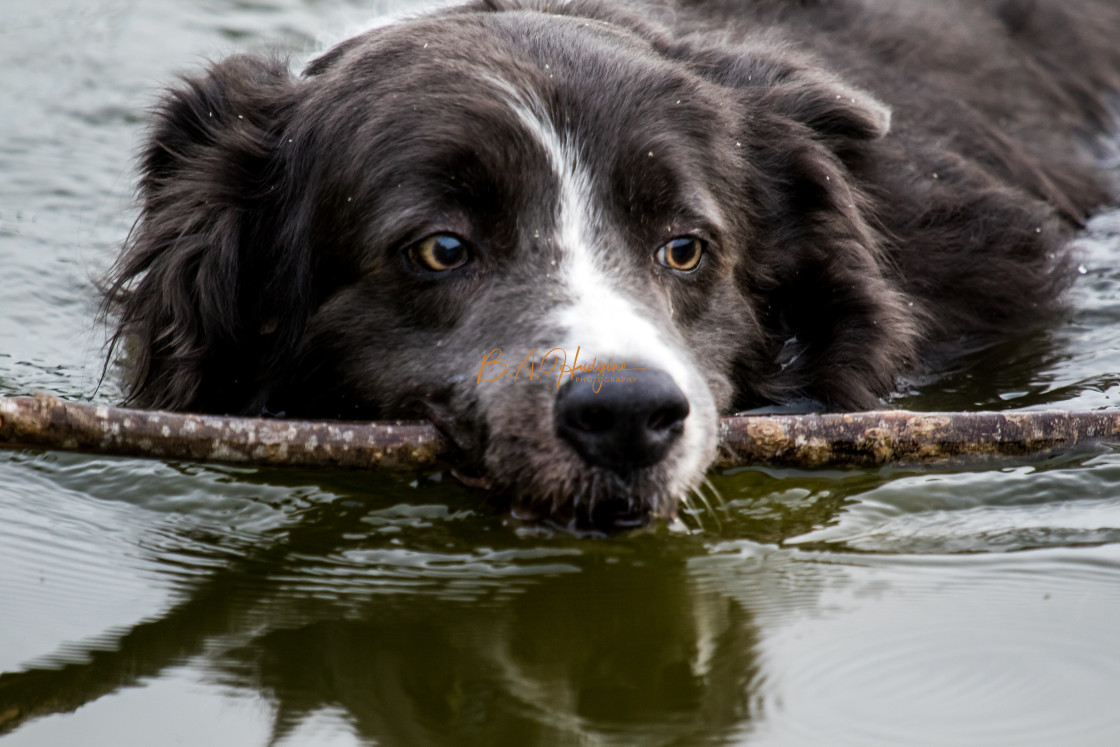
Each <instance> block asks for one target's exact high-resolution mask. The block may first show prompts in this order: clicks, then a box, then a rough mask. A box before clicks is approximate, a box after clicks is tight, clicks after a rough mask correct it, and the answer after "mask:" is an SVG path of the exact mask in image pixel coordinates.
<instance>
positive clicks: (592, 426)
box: [574, 407, 614, 433]
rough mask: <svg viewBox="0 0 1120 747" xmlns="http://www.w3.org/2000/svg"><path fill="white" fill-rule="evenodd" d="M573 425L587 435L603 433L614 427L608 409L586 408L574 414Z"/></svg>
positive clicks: (612, 418) (612, 417)
mask: <svg viewBox="0 0 1120 747" xmlns="http://www.w3.org/2000/svg"><path fill="white" fill-rule="evenodd" d="M574 425H575V426H576V427H577V428H579V429H580V430H584V431H587V432H588V433H604V432H606V431H609V430H610V429H611V428H612V427H614V416H613V415H612V414H611V411H610V410H608V409H605V408H602V407H588V408H585V409H583V410H577V411H576V412H575V422H574Z"/></svg>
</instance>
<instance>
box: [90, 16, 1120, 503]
mask: <svg viewBox="0 0 1120 747" xmlns="http://www.w3.org/2000/svg"><path fill="white" fill-rule="evenodd" d="M1117 39H1120V6H1117V5H1116V4H1115V3H1113V2H1110V1H1109V0H1063V1H1059V0H1052V1H1051V0H1033V1H1032V0H999V1H997V0H979V1H978V0H959V1H954V0H944V1H941V2H921V3H919V2H908V1H906V0H893V1H885V2H878V3H864V2H857V1H856V0H799V1H795V0H754V1H753V2H746V1H743V2H740V1H738V0H736V1H732V0H724V1H722V2H721V1H720V0H679V2H668V1H666V2H650V3H637V2H635V3H629V4H626V5H620V4H616V3H613V2H611V3H607V2H588V1H581V0H575V1H573V2H567V3H558V2H551V3H549V2H543V1H542V2H531V1H526V2H516V0H510V1H508V2H507V1H505V0H492V1H488V2H479V3H476V4H474V5H470V6H465V7H459V8H453V9H449V10H445V11H442V12H439V13H436V14H433V15H430V16H424V17H420V18H417V19H414V20H410V21H407V22H402V23H400V24H396V25H393V26H389V27H386V28H382V29H377V30H374V31H372V32H369V33H367V34H364V35H362V36H358V37H355V38H354V39H351V40H349V41H347V42H344V43H343V44H341V45H340V46H338V47H337V48H335V49H334V50H332V51H330V52H328V53H327V54H326V55H324V56H323V57H321V58H319V59H318V60H316V61H315V62H313V63H312V64H311V65H310V66H309V67H308V69H307V70H306V71H305V72H304V74H303V75H302V76H300V77H294V76H292V75H291V74H290V73H289V70H288V66H287V64H286V63H284V62H282V61H278V60H266V59H257V58H251V57H233V58H230V59H227V60H225V61H222V62H219V63H217V64H214V65H212V66H211V67H210V69H209V70H208V71H206V72H205V73H204V74H203V75H201V76H197V77H192V78H188V79H186V80H185V82H184V83H183V84H182V85H181V86H180V87H179V88H177V89H175V90H173V91H171V92H169V93H168V94H167V96H166V98H165V99H164V101H163V103H162V104H161V105H160V107H159V108H158V110H157V112H156V115H155V120H154V124H153V129H152V133H151V137H150V139H149V141H148V146H147V148H146V150H145V151H144V154H143V159H142V163H141V181H140V197H141V209H142V212H141V215H140V218H139V221H138V222H137V224H136V227H135V229H134V231H133V233H132V235H131V236H130V238H129V240H128V242H127V245H126V247H125V249H124V252H123V253H122V256H121V258H120V260H119V262H118V264H117V266H116V267H115V268H114V270H113V272H112V274H111V277H110V278H109V282H108V290H107V292H106V309H107V310H108V311H109V312H110V313H111V314H112V315H113V316H115V317H116V318H117V319H118V327H117V333H116V337H115V338H114V340H115V341H121V340H126V339H127V340H130V341H131V344H130V345H129V346H128V348H127V349H128V350H129V351H130V353H131V361H130V363H131V366H132V369H131V370H132V371H133V372H134V373H133V379H132V388H131V401H132V402H133V403H134V404H137V405H141V406H145V407H154V408H170V409H177V410H197V411H206V412H221V413H237V414H258V413H260V412H262V411H265V410H268V411H272V412H278V411H283V412H286V413H287V414H289V415H299V416H309V417H326V418H389V417H414V416H419V417H428V418H431V419H432V420H433V421H434V422H436V423H437V424H438V425H439V426H440V427H441V428H443V429H444V430H445V432H447V433H448V435H449V436H450V437H452V438H453V439H454V440H455V441H456V442H457V443H458V444H459V445H460V446H461V447H462V450H463V452H464V460H465V462H467V463H470V464H472V465H473V467H474V468H475V469H476V470H477V471H478V472H479V473H481V474H483V475H485V476H486V479H488V480H489V481H490V482H491V483H492V484H493V485H494V486H495V488H496V489H498V490H499V491H500V492H501V493H502V494H504V495H508V496H510V497H511V498H512V499H513V501H514V503H515V504H516V505H517V506H520V507H521V508H523V509H524V510H525V511H531V512H534V513H536V514H545V515H550V516H552V517H554V518H556V519H557V520H560V521H565V520H568V519H572V518H575V519H576V520H578V521H579V522H581V523H586V522H592V523H603V522H604V521H605V522H607V523H609V520H610V519H611V517H612V516H614V515H615V514H618V515H627V516H630V515H637V516H639V517H645V516H647V515H649V514H650V513H654V514H671V513H672V512H673V511H674V510H675V506H676V502H677V501H678V500H680V499H681V498H682V497H683V493H684V492H686V491H687V489H688V488H690V487H695V485H696V482H697V481H698V480H699V479H700V476H702V469H701V470H700V472H697V471H696V469H693V468H691V467H690V468H689V469H691V471H690V472H689V473H688V474H687V475H686V476H685V477H682V478H680V479H676V480H674V479H673V478H674V476H677V472H678V471H680V470H683V469H685V467H683V466H682V465H684V464H685V463H686V462H687V463H688V464H691V463H692V462H690V461H688V458H686V457H688V455H687V454H679V453H676V452H680V451H684V450H685V448H686V447H684V446H681V447H680V448H679V449H676V450H675V451H674V452H672V453H671V454H670V456H669V457H667V458H666V459H665V460H664V461H663V462H662V463H660V464H658V465H655V466H653V467H649V468H647V469H644V470H641V471H640V472H638V473H634V474H618V473H615V472H612V471H611V470H609V469H603V468H601V467H595V466H592V465H589V464H586V463H584V462H583V461H581V460H580V458H579V457H578V455H576V454H575V453H574V452H573V451H572V450H571V449H570V448H568V447H567V446H566V445H565V444H564V443H563V442H562V441H561V440H558V439H557V438H556V436H555V434H554V433H553V432H552V430H551V427H550V425H549V424H550V423H551V417H550V412H551V409H550V408H551V407H552V398H553V395H554V392H555V389H554V388H553V389H550V388H549V387H548V386H547V385H545V384H540V385H530V384H527V385H524V386H521V385H518V386H516V387H506V388H504V389H503V388H500V387H499V385H497V384H493V385H487V384H485V383H479V382H478V381H477V377H476V373H477V372H478V368H479V364H480V362H481V359H482V356H483V354H485V353H486V352H487V351H489V350H491V349H493V348H502V349H503V350H504V351H506V352H505V355H506V358H505V360H507V361H508V362H513V363H516V362H517V361H519V360H520V358H521V357H522V355H523V354H524V353H525V352H526V351H528V350H529V349H531V348H534V347H535V348H539V349H540V352H543V351H544V350H547V349H548V348H550V347H551V346H553V345H554V344H558V343H557V340H559V339H562V335H563V331H562V330H560V329H558V328H557V326H556V321H555V320H556V316H555V314H554V313H553V312H555V311H556V310H557V309H558V308H560V305H561V304H562V303H563V299H562V298H557V297H556V295H557V294H556V292H555V291H556V286H555V285H554V283H555V280H554V277H555V275H556V272H555V268H556V267H557V265H556V264H554V263H555V262H557V261H559V262H560V263H561V264H562V263H563V261H564V255H563V253H562V249H563V247H560V246H558V245H557V243H556V242H555V241H554V240H553V239H552V238H550V237H551V236H552V234H551V233H550V230H551V228H553V227H554V226H553V224H554V223H555V221H556V217H555V209H554V206H555V205H556V203H557V201H558V200H559V199H560V197H559V192H558V189H559V187H558V186H557V183H556V182H555V174H554V173H553V168H552V166H551V165H550V163H549V161H548V159H547V157H546V153H544V152H542V150H541V147H540V144H539V143H537V142H535V141H534V140H533V139H532V138H531V137H529V136H528V134H527V133H526V132H525V129H524V127H522V126H521V124H520V123H519V122H518V121H517V118H516V117H515V116H513V114H512V113H511V110H510V107H509V106H508V102H502V101H500V100H499V97H497V96H496V95H495V89H494V88H493V86H492V85H490V84H488V83H486V79H485V76H491V78H494V77H497V78H500V79H501V80H503V81H506V82H507V83H508V84H510V85H513V86H515V87H517V88H518V89H519V90H527V91H532V92H533V93H534V95H535V96H538V97H539V99H540V100H541V101H542V102H544V106H545V107H546V108H547V111H548V114H549V116H550V118H551V120H552V121H553V122H554V123H555V124H556V127H557V129H558V130H560V131H562V132H563V134H564V136H565V137H569V138H570V139H571V142H573V143H577V146H578V154H579V157H580V158H581V159H582V162H584V163H587V164H591V165H592V166H593V168H594V173H593V177H592V180H591V181H592V185H591V187H590V188H591V189H592V190H593V192H594V196H595V200H596V205H597V206H598V208H599V210H600V213H599V219H598V220H599V222H598V223H597V229H598V231H599V236H600V237H601V240H602V241H603V242H604V244H609V245H610V246H611V247H616V250H615V249H612V251H616V253H615V254H612V255H611V259H610V263H609V264H610V271H611V273H612V276H613V277H616V278H617V279H618V282H619V287H620V288H624V289H625V292H626V293H627V294H628V297H630V298H632V299H633V301H634V303H635V304H636V305H637V306H639V307H641V308H642V309H645V310H646V311H648V316H649V317H650V318H651V319H653V320H655V321H656V324H657V325H658V327H659V328H660V329H661V330H663V333H664V336H665V339H666V340H667V341H668V342H667V343H666V344H667V345H669V346H670V347H674V348H675V349H678V350H679V351H681V356H682V357H683V358H686V359H687V361H686V362H687V364H688V366H690V370H694V371H696V372H698V373H697V375H698V380H702V381H703V385H704V392H703V398H704V401H708V402H711V403H713V406H714V409H713V410H712V411H711V412H710V413H708V414H704V413H703V412H698V411H697V409H696V407H694V409H693V415H692V416H691V418H690V422H691V425H689V426H688V427H690V428H696V429H701V430H703V432H704V434H705V436H704V438H702V439H698V440H697V441H696V443H702V444H703V447H702V448H703V450H704V452H705V453H704V454H703V455H702V458H700V464H701V468H702V466H703V465H704V464H707V463H708V460H710V458H711V453H712V449H714V438H713V437H712V434H713V433H714V432H715V422H714V420H715V418H714V416H715V413H717V412H730V411H732V410H735V409H743V408H747V407H751V406H756V405H760V404H764V403H769V402H783V401H788V400H792V399H796V398H811V399H813V400H816V401H818V402H820V403H821V405H822V407H825V408H829V409H852V408H865V407H871V406H874V405H876V403H878V402H879V401H880V398H881V397H883V396H884V395H886V394H888V393H889V392H891V390H892V389H893V388H894V386H895V385H896V382H897V379H898V377H899V376H900V375H902V374H904V373H906V372H908V371H912V370H913V369H914V368H915V367H916V366H918V365H919V364H920V362H921V360H922V357H923V356H924V355H926V354H928V353H929V351H931V350H933V349H935V348H936V347H937V346H938V345H943V344H946V343H952V342H957V341H959V340H961V339H962V338H963V337H965V336H970V335H971V336H976V335H983V336H991V335H1000V334H1006V333H1009V332H1013V331H1015V330H1020V329H1023V328H1024V326H1025V325H1029V324H1031V323H1033V322H1035V321H1036V320H1037V318H1038V317H1039V314H1040V312H1042V311H1044V310H1045V309H1046V308H1048V307H1050V306H1051V305H1052V304H1053V303H1054V301H1055V300H1056V299H1057V298H1058V297H1059V295H1060V294H1061V292H1062V290H1063V289H1064V288H1065V286H1066V285H1067V283H1068V280H1069V274H1070V273H1069V262H1068V261H1067V254H1066V252H1065V250H1064V247H1065V245H1066V242H1067V241H1068V240H1069V238H1070V236H1071V234H1072V233H1073V232H1074V231H1075V230H1076V229H1077V228H1078V226H1080V225H1081V223H1082V221H1084V220H1085V218H1086V217H1087V216H1088V215H1090V213H1091V212H1092V211H1093V210H1094V209H1096V208H1098V207H1099V206H1101V205H1103V204H1106V203H1109V202H1111V201H1112V200H1113V199H1114V196H1115V195H1114V193H1113V192H1112V185H1111V184H1110V183H1109V182H1108V181H1107V179H1106V177H1105V175H1104V174H1102V173H1101V172H1100V171H1099V170H1098V168H1097V162H1096V156H1097V155H1098V154H1097V152H1096V151H1095V148H1096V147H1097V145H1098V144H1099V143H1100V142H1101V138H1103V137H1105V136H1107V135H1109V134H1111V133H1113V132H1114V130H1115V120H1114V118H1113V112H1114V111H1115V105H1116V102H1117V99H1116V96H1117V93H1118V91H1120V44H1117V43H1116V40H1117ZM713 205H714V207H713ZM713 210H714V211H715V212H716V213H717V214H716V215H712V214H710V213H712V211H713ZM435 232H444V233H453V234H455V235H457V236H460V237H462V238H463V239H464V240H465V241H467V242H469V244H470V246H472V247H474V248H475V251H476V254H475V255H473V257H472V259H473V261H472V262H471V263H469V264H468V265H467V266H466V267H465V268H464V269H461V270H455V271H454V272H452V273H449V274H447V275H446V276H440V277H434V276H432V275H431V274H430V273H429V274H425V273H424V272H423V271H421V270H419V269H418V268H417V267H416V266H415V264H414V263H410V262H409V260H408V256H409V254H408V251H407V249H408V247H410V246H414V245H415V243H416V242H417V241H418V240H420V239H422V238H424V237H425V236H426V235H429V234H431V233H435ZM678 234H696V235H703V236H704V237H705V238H706V240H707V241H708V251H707V253H706V255H705V258H704V262H703V264H702V265H701V266H700V268H699V269H698V270H697V271H696V272H695V273H692V274H690V275H676V274H672V273H666V272H665V271H664V270H663V268H660V267H653V266H652V265H651V263H650V262H649V256H650V252H651V251H653V250H654V249H655V248H656V247H658V246H660V245H661V244H664V243H665V242H666V241H667V240H669V239H671V238H673V237H674V236H675V235H678ZM542 237H543V238H542ZM651 267H653V269H650V268H651ZM549 268H552V269H553V272H550V271H549ZM600 352H602V353H604V354H605V353H607V352H609V351H600ZM687 393H688V394H689V396H690V397H693V400H694V403H695V402H697V401H698V400H697V399H696V392H687ZM700 409H701V410H702V409H703V408H700ZM687 448H692V449H695V448H700V447H696V446H690V447H687ZM693 456H695V455H693ZM666 485H669V486H670V487H666Z"/></svg>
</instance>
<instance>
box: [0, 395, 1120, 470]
mask: <svg viewBox="0 0 1120 747" xmlns="http://www.w3.org/2000/svg"><path fill="white" fill-rule="evenodd" d="M1099 442H1111V443H1118V442H1120V410H1117V411H1110V410H1106V411H1093V412H1063V411H1050V410H1047V411H1028V412H1006V413H999V412H940V413H929V412H906V411H902V410H885V411H878V412H858V413H827V414H812V415H741V416H734V417H725V418H722V419H721V421H720V447H719V455H718V457H717V459H716V462H715V465H714V466H716V467H717V468H728V467H739V466H746V465H751V464H770V465H783V466H794V467H838V466H851V467H873V466H878V465H883V464H888V463H893V462H903V463H928V462H939V461H945V460H947V459H950V458H954V457H969V456H978V457H992V456H1025V455H1033V454H1040V453H1044V452H1049V451H1053V450H1060V449H1068V448H1071V447H1073V446H1077V445H1083V444H1089V443H1099ZM0 447H7V448H21V447H31V448H41V449H55V450H63V451H81V452H87V453H94V454H107V455H118V456H140V457H156V458H160V459H184V460H196V461H218V462H236V463H242V464H255V465H294V466H303V467H349V468H365V469H379V468H380V469H390V468H395V469H423V468H429V467H433V466H436V465H437V464H439V463H440V461H441V459H443V458H445V457H450V456H452V455H453V451H454V449H453V446H452V445H451V443H450V442H448V441H447V439H445V438H444V437H443V436H442V435H440V433H439V432H438V431H437V430H436V429H435V428H434V427H433V426H431V425H430V424H427V423H416V422H393V423H357V422H334V421H304V420H278V419H271V418H235V417H219V416H215V415H196V414H189V413H171V412H161V411H149V410H129V409H124V408H117V407H106V406H103V405H90V404H81V403H76V402H68V401H64V400H60V399H58V398H57V397H53V396H50V395H47V394H36V395H35V396H33V397H0Z"/></svg>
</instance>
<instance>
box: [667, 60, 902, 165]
mask: <svg viewBox="0 0 1120 747" xmlns="http://www.w3.org/2000/svg"><path fill="white" fill-rule="evenodd" d="M671 53H672V54H673V55H674V56H676V57H678V58H681V59H684V60H687V62H688V63H689V64H690V65H691V66H692V68H693V69H694V70H695V71H696V72H698V73H699V74H700V75H701V76H702V77H704V78H706V79H708V80H710V81H712V82H713V83H716V84H718V85H721V86H724V87H727V88H731V89H735V90H738V91H740V92H741V95H742V97H743V99H744V101H745V102H747V104H748V105H749V106H750V107H751V108H752V109H759V110H763V111H769V112H773V113H775V114H779V115H782V116H785V117H788V118H789V119H790V120H792V121H794V122H799V123H801V124H802V125H805V126H806V127H808V128H809V129H810V130H811V131H812V132H814V133H816V134H817V136H818V137H820V138H821V139H822V140H824V141H827V142H830V143H831V144H834V145H840V144H842V141H844V140H855V141H861V140H862V141H866V140H875V139H878V138H881V137H883V136H884V135H886V134H887V133H888V132H889V131H890V127H891V110H890V108H889V107H887V106H886V105H885V104H883V103H882V102H880V101H879V100H878V99H876V98H875V97H874V96H872V95H871V94H869V93H867V92H866V91H863V90H861V89H859V88H855V87H853V86H851V85H849V84H847V83H845V82H844V81H842V80H840V79H839V78H837V77H836V76H835V75H833V74H832V73H830V72H828V71H827V70H825V69H824V68H823V67H822V66H821V65H820V64H819V63H817V62H816V61H815V60H813V59H812V58H810V57H808V56H806V55H804V54H801V53H798V52H795V51H793V50H791V49H789V48H787V47H784V46H782V45H779V44H766V43H761V42H760V43H758V44H757V45H756V46H753V47H745V48H742V49H726V48H722V47H708V46H701V47H695V46H691V45H689V44H687V43H686V44H684V45H681V46H678V47H676V48H675V49H673V50H672V52H671Z"/></svg>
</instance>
